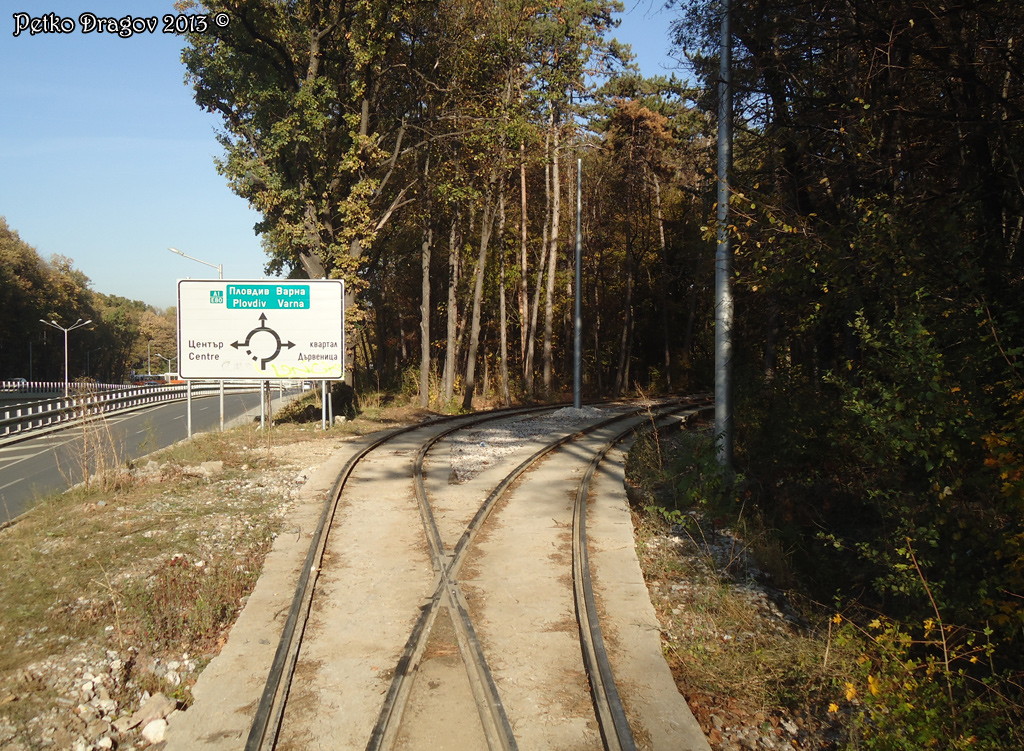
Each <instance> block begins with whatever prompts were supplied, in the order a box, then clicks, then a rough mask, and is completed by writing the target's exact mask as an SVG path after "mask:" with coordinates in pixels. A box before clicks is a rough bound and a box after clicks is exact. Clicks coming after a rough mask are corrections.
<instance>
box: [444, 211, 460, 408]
mask: <svg viewBox="0 0 1024 751" xmlns="http://www.w3.org/2000/svg"><path fill="white" fill-rule="evenodd" d="M458 223H459V219H458V217H456V218H455V219H453V220H452V231H451V235H449V237H448V337H447V339H446V341H445V350H444V399H445V402H446V403H447V402H450V401H451V400H452V397H453V396H454V395H455V332H456V330H457V328H458V305H459V302H458V294H457V293H458V286H459V245H458V242H456V241H457V238H458V234H457V232H456V228H457V227H458Z"/></svg>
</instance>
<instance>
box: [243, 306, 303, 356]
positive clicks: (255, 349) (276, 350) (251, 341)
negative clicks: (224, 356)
mask: <svg viewBox="0 0 1024 751" xmlns="http://www.w3.org/2000/svg"><path fill="white" fill-rule="evenodd" d="M231 346H232V347H234V348H235V349H241V348H242V347H245V348H246V349H245V354H247V355H249V356H250V357H251V358H252V359H253V362H258V363H259V364H260V370H266V369H267V363H268V362H270V361H271V360H273V359H275V358H276V357H277V356H278V355H279V354H281V348H282V347H286V348H288V349H291V348H292V347H294V346H295V342H282V341H281V337H280V336H278V333H277V332H276V331H274V330H273V329H272V328H268V327H267V314H266V313H260V325H259V326H257V327H256V328H254V329H253V330H252V331H250V332H249V334H248V336H246V337H245V341H244V342H238V341H235V342H232V343H231Z"/></svg>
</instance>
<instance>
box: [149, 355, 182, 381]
mask: <svg viewBox="0 0 1024 751" xmlns="http://www.w3.org/2000/svg"><path fill="white" fill-rule="evenodd" d="M154 354H155V355H156V356H157V357H159V358H160V359H161V360H164V361H165V362H166V363H167V371H166V372H165V375H166V374H167V373H170V372H171V363H172V362H174V361H175V360H177V359H178V358H177V357H164V356H163V355H161V354H160V353H159V352H155V353H154Z"/></svg>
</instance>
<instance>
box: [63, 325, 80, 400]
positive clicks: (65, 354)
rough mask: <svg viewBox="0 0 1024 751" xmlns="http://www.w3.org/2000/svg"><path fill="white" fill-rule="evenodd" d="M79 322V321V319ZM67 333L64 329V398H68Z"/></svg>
mask: <svg viewBox="0 0 1024 751" xmlns="http://www.w3.org/2000/svg"><path fill="white" fill-rule="evenodd" d="M79 320H81V319H79ZM68 331H69V329H64V398H65V399H67V398H68V392H69V390H70V389H69V388H68Z"/></svg>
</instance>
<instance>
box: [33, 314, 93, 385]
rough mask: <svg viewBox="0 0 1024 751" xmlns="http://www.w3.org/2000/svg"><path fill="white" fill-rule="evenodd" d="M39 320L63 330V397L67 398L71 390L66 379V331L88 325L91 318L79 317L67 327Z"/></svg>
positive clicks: (54, 322)
mask: <svg viewBox="0 0 1024 751" xmlns="http://www.w3.org/2000/svg"><path fill="white" fill-rule="evenodd" d="M39 322H40V323H45V324H46V325H47V326H53V327H54V328H55V329H60V330H61V331H63V332H64V398H65V399H67V398H68V395H69V394H70V391H71V389H70V385H69V380H68V332H69V331H74V330H75V329H80V328H82V326H88V325H89V324H90V323H92V319H91V318H90V319H89V320H88V321H83V320H82V319H81V318H79V319H78V320H77V321H75V322H74V323H73V324H71V325H70V326H68V327H67V328H64V327H63V326H61V325H60V324H59V323H57V322H56V321H46V320H44V319H42V318H40V319H39Z"/></svg>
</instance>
